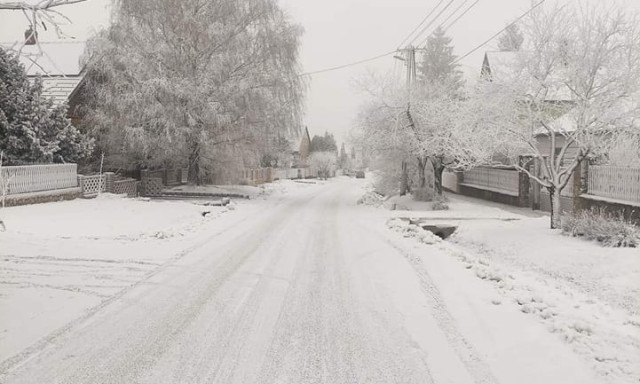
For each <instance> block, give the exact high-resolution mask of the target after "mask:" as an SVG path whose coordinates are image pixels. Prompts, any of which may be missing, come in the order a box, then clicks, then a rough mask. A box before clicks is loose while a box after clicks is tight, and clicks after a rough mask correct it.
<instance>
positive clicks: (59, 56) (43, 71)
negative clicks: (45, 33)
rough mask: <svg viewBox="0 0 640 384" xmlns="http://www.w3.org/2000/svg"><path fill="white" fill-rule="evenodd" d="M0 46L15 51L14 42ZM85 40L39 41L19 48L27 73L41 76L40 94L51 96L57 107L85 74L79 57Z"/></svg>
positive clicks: (71, 92)
mask: <svg viewBox="0 0 640 384" xmlns="http://www.w3.org/2000/svg"><path fill="white" fill-rule="evenodd" d="M0 47H2V48H5V49H12V50H14V51H15V50H16V49H18V48H16V47H15V46H14V45H13V44H8V43H0ZM85 47H86V42H84V41H73V42H67V41H62V42H39V43H38V44H37V45H25V46H24V47H22V49H21V51H20V57H19V60H20V63H21V64H22V65H24V67H25V70H26V72H27V76H29V77H35V76H42V88H43V89H42V96H44V97H46V98H51V99H53V104H54V106H58V105H60V104H62V103H64V102H65V101H67V100H68V99H69V97H70V96H71V95H72V94H73V92H74V91H75V90H76V89H77V88H78V85H79V84H80V83H81V82H82V79H83V77H84V74H83V68H84V66H83V64H82V56H83V55H84V51H85Z"/></svg>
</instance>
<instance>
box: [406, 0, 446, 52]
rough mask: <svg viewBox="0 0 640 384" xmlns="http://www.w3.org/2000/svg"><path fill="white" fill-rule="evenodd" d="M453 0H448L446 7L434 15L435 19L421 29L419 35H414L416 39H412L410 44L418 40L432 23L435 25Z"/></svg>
mask: <svg viewBox="0 0 640 384" xmlns="http://www.w3.org/2000/svg"><path fill="white" fill-rule="evenodd" d="M454 1H455V0H449V2H448V3H447V5H445V7H444V8H442V10H440V12H439V13H438V14H437V15H436V17H435V18H433V19H432V20H431V21H430V22H429V24H427V25H426V26H425V27H424V28H422V30H421V31H420V33H418V34H417V35H416V37H414V38H413V40H411V44H413V42H414V41H416V40H418V38H419V37H420V35H422V34H423V33H424V31H426V30H427V29H429V27H430V26H432V25H433V23H435V21H436V20H438V18H439V17H440V16H441V15H442V14H443V13H444V11H446V10H447V8H449V7H450V6H451V4H453V2H454Z"/></svg>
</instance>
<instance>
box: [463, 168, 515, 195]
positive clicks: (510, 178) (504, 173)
mask: <svg viewBox="0 0 640 384" xmlns="http://www.w3.org/2000/svg"><path fill="white" fill-rule="evenodd" d="M519 180H520V179H519V172H518V171H515V170H510V169H499V168H487V167H478V168H474V169H472V170H470V171H467V172H465V173H464V176H463V184H465V185H471V186H473V187H476V188H479V189H486V190H492V191H497V192H507V193H509V194H511V195H515V196H517V195H518V194H519V191H520V188H519V183H520V181H519Z"/></svg>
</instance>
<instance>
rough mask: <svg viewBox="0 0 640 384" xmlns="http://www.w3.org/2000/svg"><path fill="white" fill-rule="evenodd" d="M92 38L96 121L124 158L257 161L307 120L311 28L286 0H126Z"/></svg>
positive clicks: (197, 167) (202, 164) (193, 165)
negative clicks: (303, 60) (304, 27)
mask: <svg viewBox="0 0 640 384" xmlns="http://www.w3.org/2000/svg"><path fill="white" fill-rule="evenodd" d="M114 20H115V21H114V23H113V24H112V26H111V27H110V28H109V29H108V30H106V31H104V32H103V33H101V34H100V35H98V36H97V37H96V38H94V39H93V41H92V42H91V44H90V52H89V54H88V57H89V59H88V66H87V71H88V72H87V73H88V76H87V78H88V81H87V87H86V95H87V100H88V102H87V103H86V105H85V112H86V114H87V119H86V121H87V122H88V124H87V126H88V127H91V128H90V129H91V130H92V131H93V134H94V136H96V137H97V138H98V144H99V146H100V149H101V150H102V151H104V153H105V154H107V159H109V161H111V162H112V163H113V164H112V165H114V166H127V167H129V168H131V167H139V168H141V167H152V166H166V165H177V164H179V165H188V166H189V181H190V182H193V183H198V184H199V183H201V182H202V181H203V180H204V178H203V177H204V176H205V175H218V176H219V175H221V174H224V173H225V172H227V173H233V168H238V167H242V166H244V165H254V164H255V163H256V162H258V161H259V157H260V155H259V154H261V153H264V152H265V151H268V150H269V148H268V147H270V146H272V145H271V143H273V142H274V140H276V138H277V137H279V136H282V135H286V134H288V133H291V131H292V130H295V129H297V127H299V119H300V111H301V105H302V98H303V93H304V92H303V91H304V86H303V83H302V82H301V80H300V77H299V75H298V73H299V71H298V50H299V45H300V36H301V33H302V31H301V28H300V27H298V26H297V25H294V24H292V23H291V22H290V21H289V19H288V17H287V15H286V13H285V12H284V11H283V10H282V9H280V8H279V7H278V4H277V1H276V0H183V1H180V2H175V1H173V0H121V1H120V2H119V4H118V5H117V8H116V11H115V17H114Z"/></svg>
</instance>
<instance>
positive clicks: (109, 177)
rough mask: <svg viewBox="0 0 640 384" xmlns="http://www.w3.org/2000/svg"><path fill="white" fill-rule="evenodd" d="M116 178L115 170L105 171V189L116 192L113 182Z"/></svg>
mask: <svg viewBox="0 0 640 384" xmlns="http://www.w3.org/2000/svg"><path fill="white" fill-rule="evenodd" d="M115 179H116V174H115V173H113V172H105V173H104V180H105V181H104V191H105V192H108V193H114V192H115V187H114V184H113V182H114V181H115Z"/></svg>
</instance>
